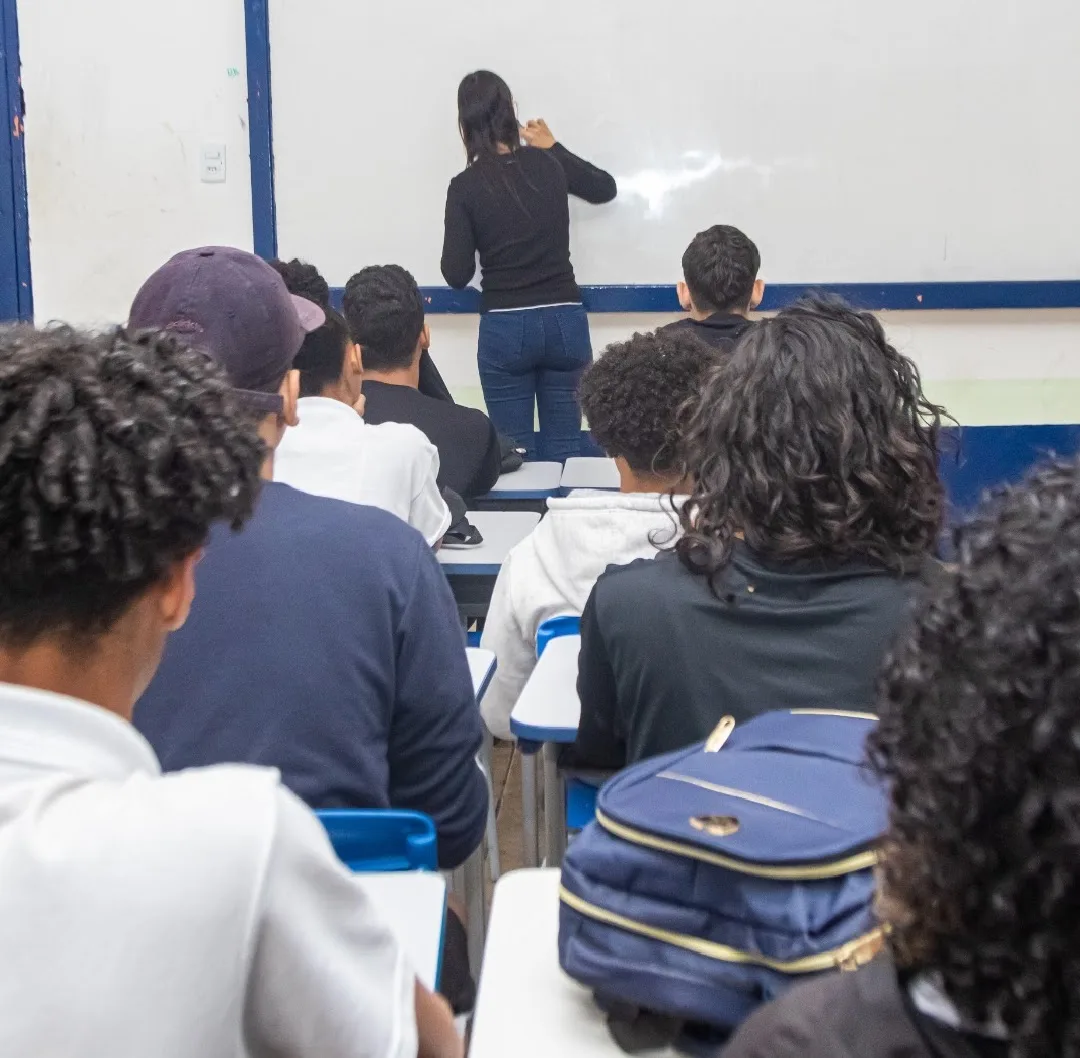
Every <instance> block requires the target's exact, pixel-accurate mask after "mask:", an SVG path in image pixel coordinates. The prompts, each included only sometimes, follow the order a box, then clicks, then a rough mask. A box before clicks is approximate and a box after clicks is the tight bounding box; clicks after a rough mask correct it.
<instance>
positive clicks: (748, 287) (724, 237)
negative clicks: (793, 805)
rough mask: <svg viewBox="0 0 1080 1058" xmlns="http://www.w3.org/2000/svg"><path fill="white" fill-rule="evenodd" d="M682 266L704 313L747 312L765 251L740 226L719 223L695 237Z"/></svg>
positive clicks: (698, 307)
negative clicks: (762, 252) (761, 252)
mask: <svg viewBox="0 0 1080 1058" xmlns="http://www.w3.org/2000/svg"><path fill="white" fill-rule="evenodd" d="M682 267H683V279H684V280H685V281H686V285H687V287H688V288H689V289H690V297H691V298H693V299H694V307H695V308H696V309H698V310H699V311H700V312H746V310H747V309H749V308H750V301H751V300H752V298H753V296H754V283H756V282H757V277H758V272H759V271H760V270H761V254H760V253H758V248H757V247H756V246H755V245H754V243H753V241H752V240H751V239H750V238H748V237H747V236H746V235H744V234H743V233H742V232H741V231H739V229H738V228H733V227H732V226H731V225H730V224H715V225H713V227H711V228H708V229H707V230H706V231H702V232H698V234H697V235H695V236H694V241H693V242H692V243H690V245H689V246H688V247H687V248H686V253H684V254H683V259H682Z"/></svg>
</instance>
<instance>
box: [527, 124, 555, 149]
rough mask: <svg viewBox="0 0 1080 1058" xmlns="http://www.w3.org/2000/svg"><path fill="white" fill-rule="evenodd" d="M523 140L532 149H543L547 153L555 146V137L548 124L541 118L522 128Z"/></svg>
mask: <svg viewBox="0 0 1080 1058" xmlns="http://www.w3.org/2000/svg"><path fill="white" fill-rule="evenodd" d="M521 138H522V139H523V140H524V141H525V142H526V143H527V144H528V145H529V146H530V147H541V148H543V149H544V150H545V151H546V150H548V149H549V148H551V147H554V146H555V137H554V135H552V132H551V129H549V128H548V123H547V122H546V121H545V120H544V119H543V118H539V119H537V120H535V121H526V122H525V124H524V125H522V126H521Z"/></svg>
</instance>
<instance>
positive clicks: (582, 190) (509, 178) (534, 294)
mask: <svg viewBox="0 0 1080 1058" xmlns="http://www.w3.org/2000/svg"><path fill="white" fill-rule="evenodd" d="M616 192H617V188H616V186H615V180H614V178H613V177H612V176H611V175H610V174H608V173H605V172H604V171H603V170H602V169H598V168H597V167H596V166H594V165H590V164H589V163H588V162H586V161H583V160H582V159H581V158H579V157H577V155H575V154H571V153H570V152H569V151H568V150H567V149H566V148H565V147H564V146H563V145H562V144H561V143H556V144H555V146H554V147H552V148H550V150H543V149H541V148H539V147H521V148H519V149H518V150H516V151H514V152H513V153H512V154H504V155H497V156H493V157H485V158H481V159H480V160H479V161H477V162H476V163H475V164H473V165H470V166H469V168H468V169H466V170H465V171H464V172H463V173H459V174H458V175H457V176H455V177H454V179H453V180H451V181H450V188H449V190H448V191H447V195H446V227H445V236H444V241H443V252H442V274H443V278H444V279H445V280H446V282H447V283H449V284H450V286H452V287H456V288H458V289H460V288H462V287H465V286H467V285H468V284H469V281H470V280H471V279H472V277H473V275H474V274H475V272H476V255H477V253H479V255H480V268H481V271H482V290H483V296H482V298H481V306H482V308H483V309H484V310H485V311H486V310H488V309H515V308H532V307H536V306H539V305H557V304H562V303H567V302H570V303H572V302H577V301H580V300H581V291H580V290H579V289H578V285H577V281H576V279H575V278H574V269H573V266H572V265H571V264H570V204H569V202H568V201H567V195H575V196H576V197H578V198H581V199H584V200H585V201H586V202H592V203H593V204H596V205H599V204H601V203H604V202H610V201H611V200H612V199H613V198H614V197H615V195H616Z"/></svg>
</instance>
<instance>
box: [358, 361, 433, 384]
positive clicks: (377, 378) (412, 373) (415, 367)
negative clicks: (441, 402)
mask: <svg viewBox="0 0 1080 1058" xmlns="http://www.w3.org/2000/svg"><path fill="white" fill-rule="evenodd" d="M364 379H365V380H366V381H369V382H385V383H386V384H387V385H388V386H408V387H409V388H410V389H419V388H420V361H419V360H414V361H413V363H412V364H410V365H409V367H395V368H392V369H391V370H390V371H369V370H367V369H365V370H364Z"/></svg>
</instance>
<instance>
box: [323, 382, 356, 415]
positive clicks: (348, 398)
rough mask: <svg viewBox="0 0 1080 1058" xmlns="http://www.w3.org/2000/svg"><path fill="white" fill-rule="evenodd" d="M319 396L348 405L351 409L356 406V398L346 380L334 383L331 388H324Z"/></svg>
mask: <svg viewBox="0 0 1080 1058" xmlns="http://www.w3.org/2000/svg"><path fill="white" fill-rule="evenodd" d="M319 396H320V397H325V398H326V399H327V400H336V401H338V402H340V403H341V404H348V405H349V407H350V408H351V407H353V406H354V405H355V404H356V398H355V397H353V395H352V392H351V391H350V389H349V386H348V384H347V383H346V382H345V381H344V379H341V380H339V381H337V382H332V383H331V384H330V385H329V386H323V388H322V390H320V392H319Z"/></svg>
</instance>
